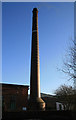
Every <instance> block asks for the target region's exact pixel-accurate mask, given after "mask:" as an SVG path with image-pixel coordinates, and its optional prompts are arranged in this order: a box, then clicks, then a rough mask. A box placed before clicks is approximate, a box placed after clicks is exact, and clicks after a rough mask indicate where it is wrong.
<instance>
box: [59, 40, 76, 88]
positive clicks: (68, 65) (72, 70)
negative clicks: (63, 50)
mask: <svg viewBox="0 0 76 120" xmlns="http://www.w3.org/2000/svg"><path fill="white" fill-rule="evenodd" d="M72 43H73V44H72V46H70V47H69V50H68V54H67V55H66V57H65V60H64V61H63V67H62V69H60V70H61V71H62V72H64V73H65V74H66V75H68V80H73V82H74V85H75V87H76V41H75V40H74V41H73V40H72Z"/></svg>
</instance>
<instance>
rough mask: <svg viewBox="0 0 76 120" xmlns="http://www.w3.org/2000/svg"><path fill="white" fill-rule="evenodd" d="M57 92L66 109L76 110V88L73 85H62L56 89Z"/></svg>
mask: <svg viewBox="0 0 76 120" xmlns="http://www.w3.org/2000/svg"><path fill="white" fill-rule="evenodd" d="M55 94H56V96H57V97H58V100H59V102H61V103H62V104H63V105H64V108H65V110H76V90H74V89H73V87H72V86H67V85H65V84H64V85H61V86H60V87H59V88H58V89H57V90H55Z"/></svg>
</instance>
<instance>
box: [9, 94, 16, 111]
mask: <svg viewBox="0 0 76 120" xmlns="http://www.w3.org/2000/svg"><path fill="white" fill-rule="evenodd" d="M10 109H11V110H15V109H16V97H15V96H11V100H10Z"/></svg>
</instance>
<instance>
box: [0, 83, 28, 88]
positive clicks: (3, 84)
mask: <svg viewBox="0 0 76 120" xmlns="http://www.w3.org/2000/svg"><path fill="white" fill-rule="evenodd" d="M0 85H2V86H6V85H7V86H11V87H12V86H15V87H16V86H21V87H29V86H28V85H19V84H9V83H0Z"/></svg>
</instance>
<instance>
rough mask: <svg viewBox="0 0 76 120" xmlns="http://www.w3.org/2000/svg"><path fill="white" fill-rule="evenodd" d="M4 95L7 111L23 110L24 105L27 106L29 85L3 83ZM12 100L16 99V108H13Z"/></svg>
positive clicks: (4, 104)
mask: <svg viewBox="0 0 76 120" xmlns="http://www.w3.org/2000/svg"><path fill="white" fill-rule="evenodd" d="M2 96H3V101H4V102H3V106H4V110H5V111H22V108H23V107H27V100H28V86H23V85H11V84H3V85H2ZM11 101H15V104H16V108H15V109H14V110H11Z"/></svg>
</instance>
